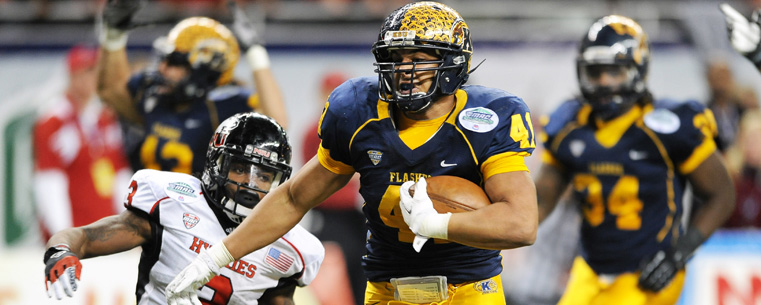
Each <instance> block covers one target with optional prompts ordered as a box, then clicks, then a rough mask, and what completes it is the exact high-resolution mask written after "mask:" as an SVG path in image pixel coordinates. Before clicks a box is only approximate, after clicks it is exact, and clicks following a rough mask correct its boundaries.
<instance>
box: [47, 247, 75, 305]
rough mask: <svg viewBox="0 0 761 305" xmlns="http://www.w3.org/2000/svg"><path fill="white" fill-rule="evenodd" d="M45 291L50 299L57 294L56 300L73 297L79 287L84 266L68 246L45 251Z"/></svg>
mask: <svg viewBox="0 0 761 305" xmlns="http://www.w3.org/2000/svg"><path fill="white" fill-rule="evenodd" d="M43 262H44V263H45V289H46V290H47V293H48V298H52V297H53V295H54V294H55V297H56V299H59V300H60V299H63V296H64V295H66V296H68V297H73V296H74V292H75V291H77V287H79V276H80V274H81V273H82V264H81V263H80V262H79V258H78V257H77V256H76V255H75V254H74V253H73V252H71V248H69V246H68V245H63V244H61V245H56V246H53V247H50V248H48V250H47V251H45V256H44V258H43Z"/></svg>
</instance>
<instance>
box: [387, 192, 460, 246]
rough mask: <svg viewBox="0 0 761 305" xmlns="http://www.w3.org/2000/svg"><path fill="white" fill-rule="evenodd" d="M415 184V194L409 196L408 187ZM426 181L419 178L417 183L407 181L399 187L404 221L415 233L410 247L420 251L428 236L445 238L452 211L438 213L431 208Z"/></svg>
mask: <svg viewBox="0 0 761 305" xmlns="http://www.w3.org/2000/svg"><path fill="white" fill-rule="evenodd" d="M413 184H414V185H415V196H414V197H412V196H410V187H411V186H412V185H413ZM427 186H428V183H427V182H426V181H425V178H420V180H418V181H417V183H415V182H413V181H407V182H405V183H404V184H402V186H401V187H400V188H399V198H400V199H401V200H399V206H400V208H401V210H402V217H404V222H406V223H407V225H408V226H410V230H411V231H412V233H415V240H414V241H413V242H412V247H413V248H414V249H415V251H417V252H420V250H421V249H422V248H423V245H424V244H425V242H426V241H427V240H428V238H430V237H433V238H441V239H447V236H448V226H449V217H450V216H452V213H446V214H439V212H437V211H436V209H434V208H433V202H432V201H431V198H429V197H428V191H427Z"/></svg>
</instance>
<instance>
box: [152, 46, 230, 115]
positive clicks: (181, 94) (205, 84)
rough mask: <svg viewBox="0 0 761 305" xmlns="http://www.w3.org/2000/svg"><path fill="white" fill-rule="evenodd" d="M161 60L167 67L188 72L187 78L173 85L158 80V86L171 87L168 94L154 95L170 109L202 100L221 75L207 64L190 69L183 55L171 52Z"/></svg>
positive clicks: (185, 55)
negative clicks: (181, 68)
mask: <svg viewBox="0 0 761 305" xmlns="http://www.w3.org/2000/svg"><path fill="white" fill-rule="evenodd" d="M163 60H164V61H165V63H166V64H167V65H170V66H179V67H185V68H187V69H188V71H189V72H190V73H189V76H188V77H186V78H185V79H183V80H181V81H179V82H177V83H176V84H173V85H171V84H169V82H168V81H166V79H163V78H162V79H159V80H158V82H159V84H161V85H163V86H165V87H170V86H171V90H169V92H164V93H157V94H156V96H157V97H158V100H159V102H160V103H162V104H166V105H170V106H171V107H175V106H179V105H186V104H189V103H192V102H193V101H195V100H197V99H202V98H204V97H205V96H206V95H207V94H208V93H209V91H211V90H212V89H214V87H216V85H217V81H218V80H219V77H220V76H221V75H222V73H221V72H219V71H216V70H214V69H212V68H211V66H210V65H208V64H202V65H198V66H197V67H192V66H191V65H190V63H189V62H188V59H187V54H185V53H179V52H172V53H170V54H168V55H166V56H165V57H164V59H163Z"/></svg>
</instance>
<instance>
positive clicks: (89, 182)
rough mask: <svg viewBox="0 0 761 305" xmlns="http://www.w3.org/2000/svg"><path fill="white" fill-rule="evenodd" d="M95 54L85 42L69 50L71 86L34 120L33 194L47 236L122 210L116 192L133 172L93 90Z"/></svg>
mask: <svg viewBox="0 0 761 305" xmlns="http://www.w3.org/2000/svg"><path fill="white" fill-rule="evenodd" d="M97 54H98V52H97V50H96V49H94V48H88V47H84V46H75V47H74V48H72V49H71V50H70V51H69V53H68V55H67V57H66V64H67V68H68V76H69V84H68V86H67V88H66V90H65V92H63V93H62V94H61V95H60V96H58V97H55V100H54V101H51V103H48V104H47V105H49V107H46V108H45V109H44V110H43V111H42V112H41V113H40V115H39V117H38V118H37V121H36V122H35V126H34V159H35V162H34V163H35V166H34V168H35V173H34V185H35V186H34V188H35V189H34V193H35V203H36V208H37V215H38V218H39V220H40V227H41V231H42V235H43V240H47V239H48V238H50V235H51V234H52V233H55V232H57V231H60V230H62V229H65V228H69V227H73V226H82V225H86V224H89V223H91V222H93V221H95V220H98V219H100V218H103V217H105V216H109V215H114V214H117V213H118V212H119V211H121V209H122V208H121V199H122V198H121V197H122V196H121V195H122V194H121V193H117V190H118V191H121V189H122V188H121V186H123V185H125V184H126V183H127V181H129V178H130V175H131V171H130V170H129V167H128V165H127V161H126V159H125V156H124V151H123V149H122V136H121V129H120V128H119V124H118V123H117V120H116V116H115V115H114V114H113V112H112V111H111V109H109V108H106V107H105V106H103V105H102V104H101V102H100V100H98V98H97V96H96V94H95V84H96V69H95V65H96V63H97V56H98V55H97ZM116 187H119V188H118V189H117V188H116Z"/></svg>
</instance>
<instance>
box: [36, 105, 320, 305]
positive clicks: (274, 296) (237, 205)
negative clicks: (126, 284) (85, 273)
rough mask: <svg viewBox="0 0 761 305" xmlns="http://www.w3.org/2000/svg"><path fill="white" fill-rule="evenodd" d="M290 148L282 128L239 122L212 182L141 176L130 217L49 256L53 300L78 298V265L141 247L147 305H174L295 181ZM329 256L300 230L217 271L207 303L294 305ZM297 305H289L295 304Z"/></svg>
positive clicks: (214, 149) (208, 176) (80, 231)
mask: <svg viewBox="0 0 761 305" xmlns="http://www.w3.org/2000/svg"><path fill="white" fill-rule="evenodd" d="M290 157H291V147H290V145H289V144H288V141H287V136H286V134H285V132H284V131H283V129H282V128H281V127H280V126H279V125H277V123H275V121H274V120H272V119H270V118H268V117H266V116H263V115H259V114H255V113H244V114H238V115H235V116H233V117H231V118H229V119H227V120H225V121H224V122H223V123H222V124H220V126H219V127H218V128H217V130H216V132H215V134H214V137H213V138H212V140H211V142H210V143H209V149H208V152H207V156H206V158H207V160H206V166H205V168H204V173H203V177H202V178H201V179H198V178H196V177H193V176H190V175H186V174H181V173H173V172H164V171H156V170H140V171H138V172H137V173H135V175H134V176H133V177H132V182H131V183H130V185H129V192H128V195H127V196H126V198H125V201H124V204H125V207H126V208H127V211H125V212H123V213H122V214H120V215H118V216H111V217H106V218H103V219H101V220H99V221H97V222H95V223H93V224H90V225H87V226H84V227H78V228H72V229H67V230H63V231H60V232H58V233H56V234H55V235H53V237H52V238H51V239H50V241H48V246H49V248H48V250H47V251H46V252H45V257H44V261H45V264H46V270H45V274H46V279H47V282H46V283H47V289H48V296H52V295H53V294H55V295H56V297H57V298H58V299H61V298H62V297H63V295H64V294H66V295H68V296H72V294H73V292H74V291H76V288H77V282H78V280H79V274H80V270H81V268H82V265H81V264H80V262H79V258H88V257H94V256H100V255H107V254H113V253H117V252H121V251H125V250H128V249H132V248H135V247H137V246H141V247H142V249H143V253H142V256H141V258H140V264H139V275H138V283H137V291H136V296H137V303H138V304H166V297H165V295H164V291H165V288H166V286H167V284H169V282H170V281H171V280H172V279H173V278H174V276H175V275H176V274H177V273H179V272H180V271H181V270H182V268H184V267H185V266H186V265H188V264H189V263H190V262H191V261H193V259H194V258H195V257H196V256H197V255H198V254H199V253H200V252H201V251H205V249H206V248H207V247H209V246H211V245H214V244H216V243H218V242H220V241H221V240H222V239H223V238H224V237H225V236H227V234H229V233H230V232H232V230H233V229H235V227H237V225H238V224H239V223H240V222H241V221H242V220H243V219H244V218H245V217H246V216H248V214H249V213H250V212H251V209H252V208H253V207H254V206H255V205H256V204H257V203H258V202H259V200H261V198H262V197H263V196H264V195H265V194H266V193H267V192H269V190H270V189H274V188H275V187H277V185H279V184H280V183H282V182H284V181H285V180H286V179H288V177H289V176H290V172H291V167H290V165H289V163H290ZM323 257H324V248H323V247H322V244H321V243H320V241H319V240H318V239H317V238H316V237H314V236H313V235H312V234H310V233H309V232H307V231H306V230H305V229H303V228H302V227H300V226H296V227H294V228H293V229H292V230H290V231H289V232H288V233H286V234H285V235H284V236H282V237H281V238H279V239H278V240H276V241H275V242H273V243H272V244H270V245H268V246H267V247H265V248H262V249H260V250H259V251H256V252H253V253H250V254H248V255H246V256H244V257H242V258H241V259H239V260H236V261H234V262H232V263H230V264H228V265H227V266H226V267H225V268H220V269H219V270H217V274H215V275H214V276H213V277H211V279H210V281H209V282H208V283H207V284H206V285H204V286H201V287H199V289H198V291H197V294H198V299H199V300H200V302H201V303H202V304H292V302H293V293H294V290H295V287H296V286H305V285H308V284H309V283H310V282H311V281H312V280H313V279H314V277H315V275H316V274H317V270H318V269H319V267H320V264H321V263H322V260H323ZM288 302H290V303H288Z"/></svg>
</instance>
